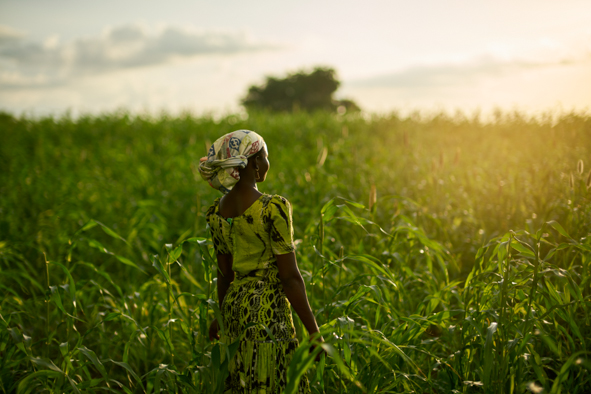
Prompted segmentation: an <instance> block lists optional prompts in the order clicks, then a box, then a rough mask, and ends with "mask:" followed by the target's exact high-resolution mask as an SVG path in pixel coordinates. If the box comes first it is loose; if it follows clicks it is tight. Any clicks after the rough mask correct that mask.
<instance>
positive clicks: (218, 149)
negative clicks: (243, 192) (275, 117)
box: [199, 130, 268, 193]
mask: <svg viewBox="0 0 591 394" xmlns="http://www.w3.org/2000/svg"><path fill="white" fill-rule="evenodd" d="M266 157H267V149H266V144H265V140H263V137H261V136H260V135H258V134H257V133H255V132H254V131H250V130H237V131H233V132H231V133H228V134H226V135H224V136H222V137H220V138H218V139H217V140H216V141H215V142H214V143H213V144H212V145H211V147H210V148H209V152H208V153H207V157H202V158H201V160H200V161H201V162H200V164H199V173H200V174H201V177H202V178H203V179H204V180H206V181H207V182H209V184H210V185H211V187H213V188H215V189H218V190H220V191H221V192H222V193H227V192H229V191H230V190H232V188H233V187H234V185H235V184H236V183H237V182H238V181H239V180H240V169H245V168H246V167H247V165H248V163H249V158H254V159H255V162H254V163H253V164H258V163H261V166H263V167H264V165H265V163H266V169H264V174H265V175H266V172H267V170H268V161H267V159H266ZM259 174H261V178H262V179H261V180H258V179H257V181H262V180H264V175H263V174H262V173H261V168H260V166H259Z"/></svg>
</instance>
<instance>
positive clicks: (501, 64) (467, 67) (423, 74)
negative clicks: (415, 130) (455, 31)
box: [348, 56, 582, 89]
mask: <svg viewBox="0 0 591 394" xmlns="http://www.w3.org/2000/svg"><path fill="white" fill-rule="evenodd" d="M581 60H582V59H579V60H572V59H565V60H560V61H554V62H550V61H543V62H535V61H527V60H505V61H500V60H498V59H496V58H494V57H492V56H481V57H479V58H476V59H474V60H472V61H469V62H465V63H449V64H434V65H417V66H414V67H409V68H406V69H403V70H400V71H397V72H394V73H390V74H383V75H379V76H376V77H370V78H365V79H357V80H353V81H349V82H348V86H350V87H355V88H394V89H416V88H434V87H446V86H457V85H459V84H466V83H470V82H473V81H475V80H477V79H480V78H490V77H500V76H503V75H507V74H510V73H515V72H521V71H527V70H531V69H535V68H543V67H550V66H560V65H568V64H574V63H577V62H579V61H581Z"/></svg>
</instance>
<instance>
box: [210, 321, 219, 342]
mask: <svg viewBox="0 0 591 394" xmlns="http://www.w3.org/2000/svg"><path fill="white" fill-rule="evenodd" d="M219 330H220V325H219V324H218V319H213V321H212V322H211V324H210V325H209V340H210V341H213V340H214V339H220V336H219V334H218V331H219Z"/></svg>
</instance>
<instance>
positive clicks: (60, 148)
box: [0, 112, 591, 394]
mask: <svg viewBox="0 0 591 394" xmlns="http://www.w3.org/2000/svg"><path fill="white" fill-rule="evenodd" d="M240 128H248V129H252V130H256V131H257V132H259V133H261V134H262V135H263V136H264V137H265V139H266V140H267V142H268V146H269V160H270V162H271V171H270V173H269V177H268V181H267V182H265V183H264V184H262V185H261V190H262V191H265V192H268V193H278V194H281V195H283V196H285V197H287V198H288V199H289V200H290V201H291V202H292V204H293V207H294V224H295V233H296V238H297V239H298V241H297V247H298V249H297V255H298V260H299V264H300V268H301V270H302V274H303V276H304V279H305V280H306V284H307V288H308V292H309V298H310V301H311V303H312V308H313V310H314V311H315V312H316V313H317V317H318V322H319V324H321V325H323V330H324V331H325V334H324V337H325V338H326V339H327V343H328V345H329V346H328V350H329V353H330V355H331V357H328V358H326V360H325V361H324V362H321V363H319V364H314V363H312V358H313V357H314V355H309V354H308V351H307V349H308V347H309V346H308V344H307V341H306V340H305V334H302V333H301V328H300V329H299V335H300V337H302V339H304V340H303V343H302V346H301V347H300V349H299V351H298V353H297V354H296V356H295V357H294V360H293V362H292V364H291V367H290V370H289V376H290V379H291V381H292V382H295V380H296V379H297V377H298V376H301V374H302V373H307V374H308V376H309V378H310V381H311V384H312V390H313V392H314V393H325V392H326V393H361V392H366V393H377V392H380V393H387V392H392V393H398V392H416V393H493V392H494V393H499V394H500V393H521V392H526V391H528V390H530V391H532V392H541V390H542V388H543V390H544V392H551V393H560V392H563V393H584V392H588V390H589V387H591V371H590V370H591V354H590V352H591V348H588V347H587V345H588V344H589V345H590V346H591V324H590V319H591V318H590V316H591V285H590V280H591V266H590V263H591V239H590V238H589V233H590V231H591V229H590V226H591V204H590V201H589V199H590V197H591V190H589V184H590V179H589V177H590V175H589V168H588V167H590V166H591V162H590V161H589V158H590V157H591V117H590V116H588V115H578V114H567V115H563V116H560V117H555V118H552V117H546V118H543V119H529V118H525V117H523V116H521V115H519V114H516V113H515V114H513V113H511V114H502V113H500V114H498V116H497V117H496V118H495V119H494V120H492V121H490V122H483V121H480V120H479V119H478V118H477V117H473V118H467V117H465V116H462V115H460V114H458V115H456V116H454V117H450V116H446V115H444V114H439V115H434V116H429V117H427V116H420V115H417V114H415V115H411V116H409V117H401V116H397V115H396V114H392V115H387V116H375V117H370V118H366V117H363V116H361V115H356V114H352V115H347V116H338V115H334V114H330V113H321V112H319V113H313V114H308V113H294V114H269V113H256V112H252V113H250V116H249V117H248V119H244V117H241V116H238V115H231V116H227V117H225V118H223V119H218V120H216V119H212V118H210V117H200V118H195V117H191V116H188V115H187V116H180V117H175V118H173V117H169V116H166V115H162V116H160V117H157V118H150V117H147V116H137V117H136V116H131V115H128V114H125V113H116V114H109V115H103V116H96V117H82V118H80V119H77V120H73V119H70V118H68V117H67V116H65V117H62V118H57V119H54V118H42V119H30V118H26V117H25V118H15V117H13V116H11V115H7V114H4V115H1V116H0V140H1V141H2V143H1V144H0V170H1V171H0V270H1V271H0V291H1V295H2V297H1V299H0V379H1V382H2V383H1V385H0V391H1V392H3V393H11V392H23V393H26V392H52V393H53V392H55V393H62V392H75V393H78V392H104V391H114V392H126V393H155V392H160V391H164V392H183V393H192V392H194V393H212V392H216V390H219V389H220V388H221V382H222V380H223V372H224V368H225V366H226V365H227V364H226V360H227V356H228V354H231V353H232V351H233V350H234V349H235V348H234V347H233V346H231V345H230V344H221V343H210V342H208V341H207V340H206V335H207V323H208V322H209V321H211V319H212V318H213V316H214V315H215V314H216V313H219V311H218V310H217V306H216V302H215V301H214V300H213V298H214V297H215V291H214V290H215V281H214V276H215V261H214V259H213V256H212V246H211V244H210V242H209V241H208V240H207V238H208V232H207V230H206V228H205V220H204V216H203V215H204V211H205V210H206V209H207V207H208V206H209V204H211V202H212V201H213V199H214V198H215V197H216V196H217V194H216V193H217V191H215V190H213V189H211V188H210V187H209V186H208V185H207V184H206V183H205V182H203V181H201V179H200V177H199V175H198V174H197V172H196V164H197V163H198V161H199V158H200V157H201V156H203V155H205V152H206V149H207V147H208V145H209V144H210V142H211V141H213V140H215V138H217V137H218V136H220V135H222V134H224V133H226V132H229V131H232V130H236V129H240ZM227 345H230V346H227ZM218 392H219V391H218Z"/></svg>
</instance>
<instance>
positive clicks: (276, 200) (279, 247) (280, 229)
mask: <svg viewBox="0 0 591 394" xmlns="http://www.w3.org/2000/svg"><path fill="white" fill-rule="evenodd" d="M269 209H270V218H271V221H270V222H271V225H270V236H271V248H272V249H273V254H287V253H290V252H293V251H294V250H295V245H294V243H293V225H292V211H291V204H290V203H289V201H287V199H286V198H284V197H281V196H273V198H272V199H271V201H270V202H269Z"/></svg>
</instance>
